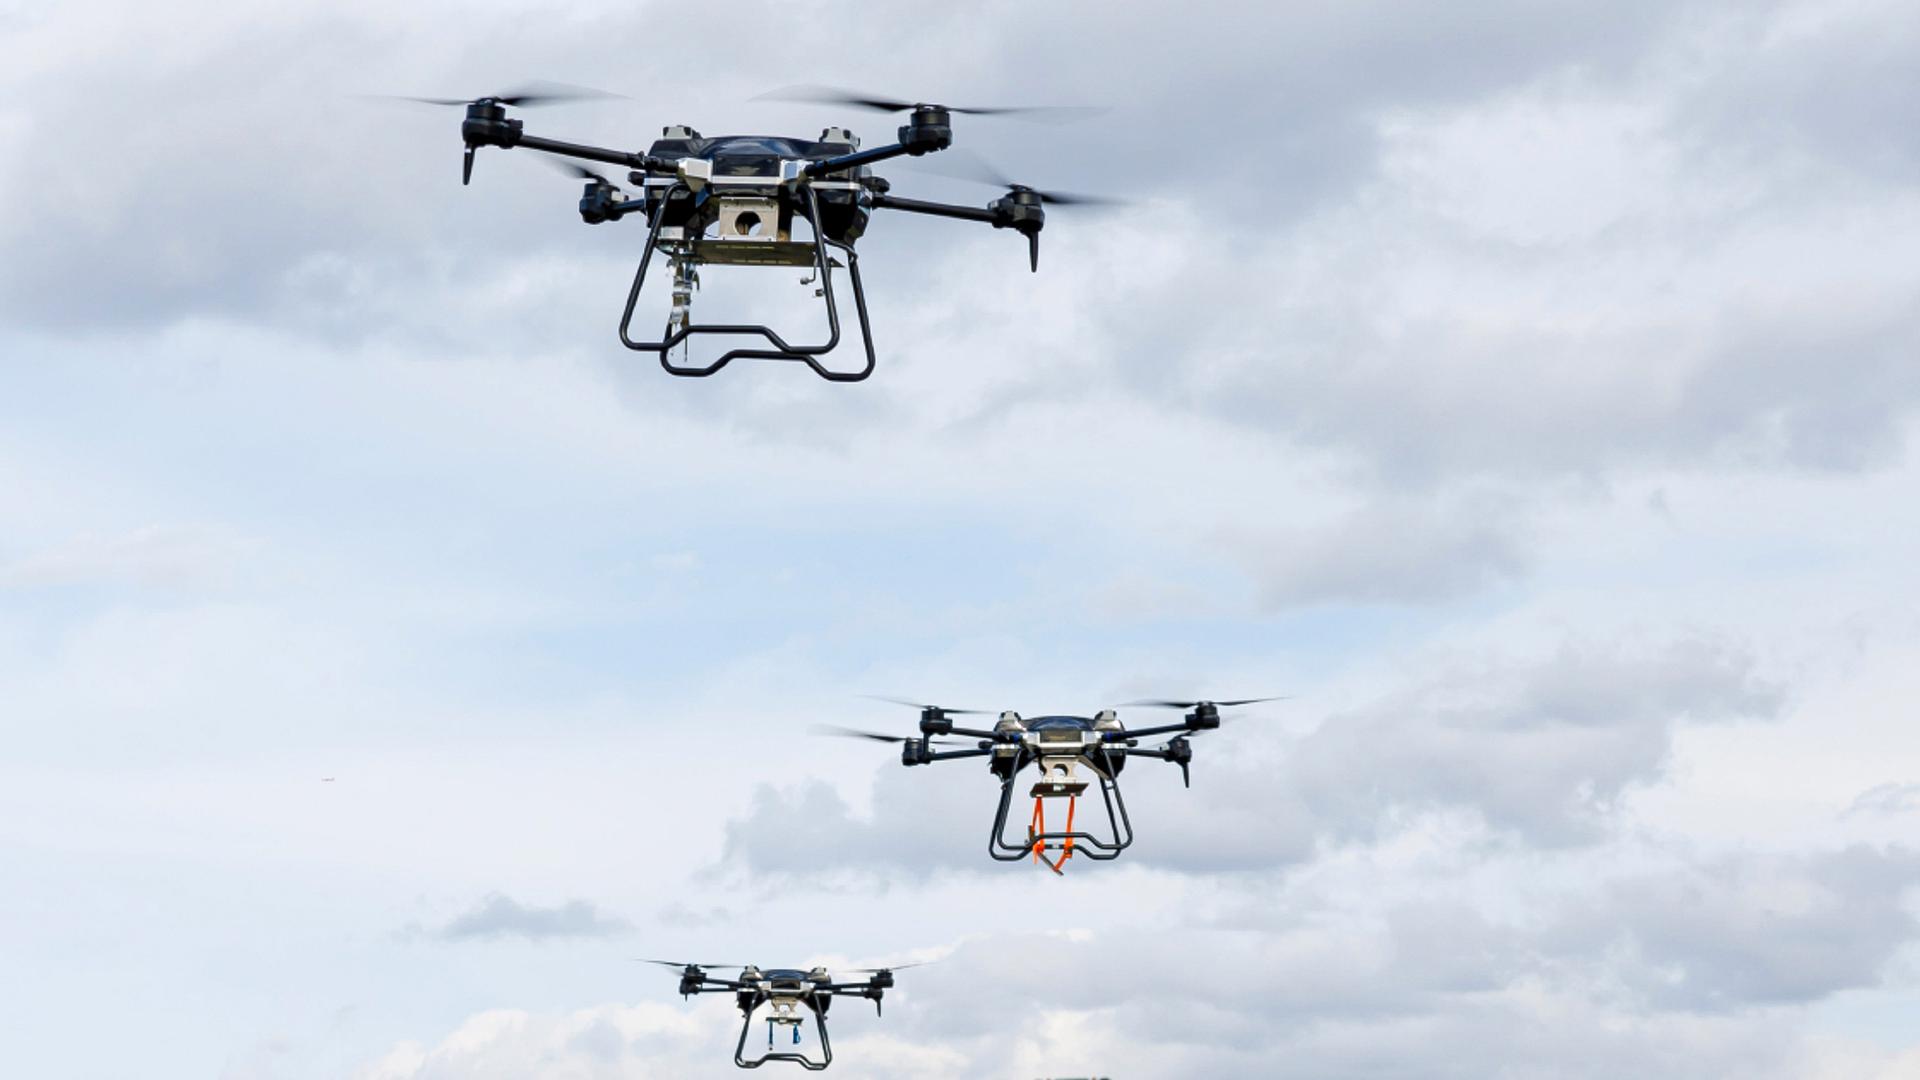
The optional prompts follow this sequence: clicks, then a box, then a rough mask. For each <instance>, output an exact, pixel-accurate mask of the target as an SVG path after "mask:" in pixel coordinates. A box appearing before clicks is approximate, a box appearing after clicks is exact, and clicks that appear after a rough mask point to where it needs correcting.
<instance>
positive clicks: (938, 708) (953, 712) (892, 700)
mask: <svg viewBox="0 0 1920 1080" xmlns="http://www.w3.org/2000/svg"><path fill="white" fill-rule="evenodd" d="M860 696H861V697H864V698H866V699H868V700H869V701H885V702H887V703H889V704H893V705H905V706H906V707H907V708H909V709H919V710H920V711H921V712H926V711H928V710H929V709H931V710H932V711H934V712H937V713H945V714H946V715H948V716H986V715H988V713H989V712H990V711H991V710H988V709H949V708H946V707H945V706H942V705H922V704H920V703H919V702H917V701H908V700H907V699H906V698H897V697H887V696H886V695H884V694H862V695H860Z"/></svg>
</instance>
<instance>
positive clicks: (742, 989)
mask: <svg viewBox="0 0 1920 1080" xmlns="http://www.w3.org/2000/svg"><path fill="white" fill-rule="evenodd" d="M647 963H649V964H659V965H660V966H661V967H667V968H674V969H675V970H677V971H679V972H680V994H681V996H682V997H692V996H693V995H695V994H724V993H730V994H733V995H734V1000H735V1001H736V1002H737V1003H738V1004H739V1006H740V1041H739V1042H738V1043H736V1044H735V1045H734V1048H733V1063H734V1064H735V1065H738V1066H740V1067H741V1068H743V1069H757V1068H759V1067H760V1066H762V1065H765V1064H766V1063H767V1062H769V1061H791V1062H794V1063H796V1064H798V1065H800V1066H802V1067H804V1068H807V1069H809V1070H812V1071H814V1072H818V1071H820V1070H821V1069H824V1068H826V1067H827V1066H829V1065H831V1064H833V1044H832V1043H831V1042H829V1041H828V1040H827V1007H828V1006H830V1005H832V1004H833V999H834V998H835V997H836V996H838V997H862V998H866V999H868V1000H869V1001H872V1002H873V1011H874V1014H875V1015H876V1016H877V1015H879V1014H880V999H881V997H883V996H884V995H885V994H886V992H887V991H888V990H889V989H891V988H892V987H893V973H894V972H895V971H903V970H905V969H907V968H910V967H918V966H919V965H918V964H898V965H895V966H894V967H891V968H860V969H858V970H856V971H854V972H852V974H858V975H865V976H867V978H866V979H865V980H863V981H860V982H835V981H834V979H833V976H832V975H830V974H829V973H828V972H827V969H826V968H823V967H814V968H810V969H808V970H805V971H802V970H800V969H799V968H765V969H762V968H757V967H754V966H753V965H752V964H747V965H745V966H742V965H740V964H688V963H681V962H679V961H674V960H648V961H647ZM722 968H725V969H728V970H738V971H739V972H740V976H739V977H738V978H734V979H718V978H715V977H713V976H712V975H709V974H707V971H708V969H715V970H718V969H722ZM763 1005H764V1006H766V1008H767V1049H766V1052H765V1053H763V1054H761V1055H760V1056H759V1057H756V1058H753V1059H751V1060H749V1059H748V1058H747V1056H746V1055H747V1036H748V1034H750V1033H751V1032H752V1030H753V1014H754V1012H755V1011H756V1010H758V1009H759V1008H760V1007H761V1006H763ZM802 1009H806V1010H807V1011H809V1012H811V1013H812V1014H813V1026H814V1030H815V1031H817V1032H818V1033H819V1039H820V1057H819V1059H818V1060H815V1059H813V1058H810V1057H808V1056H807V1055H806V1054H805V1053H803V1052H802V1051H799V1050H781V1051H775V1050H774V1031H775V1029H786V1030H789V1031H791V1032H792V1042H791V1043H790V1044H789V1045H792V1046H798V1045H800V1029H801V1028H802V1027H803V1026H805V1024H806V1016H805V1015H804V1014H803V1013H802V1012H801V1010H802Z"/></svg>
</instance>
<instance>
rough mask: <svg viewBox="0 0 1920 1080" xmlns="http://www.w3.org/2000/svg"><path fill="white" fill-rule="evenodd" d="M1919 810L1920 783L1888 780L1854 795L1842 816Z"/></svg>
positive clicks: (1903, 812) (1905, 812) (1902, 812)
mask: <svg viewBox="0 0 1920 1080" xmlns="http://www.w3.org/2000/svg"><path fill="white" fill-rule="evenodd" d="M1915 810H1920V784H1913V783H1909V784H1901V783H1894V782H1891V781H1890V782H1888V783H1885V784H1875V785H1874V786H1873V787H1870V788H1868V789H1867V790H1865V791H1863V792H1861V793H1860V794H1859V795H1857V796H1855V797H1854V800H1853V802H1852V803H1850V804H1849V805H1848V806H1847V808H1846V810H1844V811H1843V812H1842V815H1841V816H1843V817H1852V816H1853V815H1855V814H1907V813H1912V812H1913V811H1915Z"/></svg>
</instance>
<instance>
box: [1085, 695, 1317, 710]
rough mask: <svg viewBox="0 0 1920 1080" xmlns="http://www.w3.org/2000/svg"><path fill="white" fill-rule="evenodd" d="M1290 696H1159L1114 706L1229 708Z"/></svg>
mask: <svg viewBox="0 0 1920 1080" xmlns="http://www.w3.org/2000/svg"><path fill="white" fill-rule="evenodd" d="M1290 696H1291V695H1288V694H1281V695H1280V696H1278V697H1253V698H1241V699H1240V700H1238V701H1167V700H1164V699H1160V698H1151V699H1148V700H1146V701H1124V702H1121V703H1120V704H1119V705H1116V706H1114V708H1116V709H1197V708H1199V707H1200V706H1202V705H1212V706H1214V707H1215V708H1220V709H1230V708H1232V707H1233V706H1235V705H1258V704H1259V703H1261V702H1263V701H1285V700H1287V698H1288V697H1290Z"/></svg>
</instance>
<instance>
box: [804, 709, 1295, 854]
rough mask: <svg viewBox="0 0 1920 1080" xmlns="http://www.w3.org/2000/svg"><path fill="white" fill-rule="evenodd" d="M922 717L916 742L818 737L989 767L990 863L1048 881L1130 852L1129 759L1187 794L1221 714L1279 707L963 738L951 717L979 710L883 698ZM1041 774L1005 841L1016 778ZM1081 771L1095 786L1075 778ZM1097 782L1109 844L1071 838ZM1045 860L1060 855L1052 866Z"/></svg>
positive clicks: (1015, 724)
mask: <svg viewBox="0 0 1920 1080" xmlns="http://www.w3.org/2000/svg"><path fill="white" fill-rule="evenodd" d="M881 700H883V701H892V702H894V703H895V704H899V705H909V706H911V707H913V708H916V709H919V710H920V734H919V736H918V737H917V738H916V737H912V736H905V735H887V734H882V733H880V732H877V731H859V730H856V729H853V728H843V727H823V728H822V729H821V730H822V731H823V732H825V733H827V734H833V735H848V736H853V737H855V738H862V739H873V740H875V741H877V742H889V743H899V744H900V763H901V764H902V765H909V766H912V765H931V764H932V763H934V762H936V761H952V760H955V759H958V758H977V757H984V758H987V759H989V760H988V762H987V767H988V769H990V770H991V771H992V772H993V775H995V776H997V777H999V778H1000V808H999V809H998V810H997V811H996V812H995V813H994V817H993V832H992V834H991V835H990V836H989V838H988V841H987V853H988V854H989V855H992V856H993V857H994V858H995V859H998V860H1000V861H1001V862H1018V861H1020V860H1021V859H1025V858H1027V857H1029V856H1031V857H1032V859H1033V861H1034V862H1036V863H1039V864H1040V865H1042V866H1045V867H1047V868H1048V869H1050V870H1052V871H1053V872H1054V873H1056V874H1059V873H1063V872H1064V870H1063V867H1065V865H1066V862H1067V860H1068V859H1070V858H1072V857H1073V856H1074V854H1075V853H1076V852H1078V853H1080V854H1084V855H1085V856H1086V857H1087V858H1089V859H1099V860H1106V859H1113V858H1118V857H1119V855H1120V853H1121V852H1122V851H1125V850H1126V849H1127V848H1128V847H1129V846H1131V845H1132V844H1133V824H1132V822H1131V821H1130V820H1129V819H1128V817H1127V803H1126V800H1125V799H1123V798H1121V796H1120V782H1119V777H1120V770H1122V769H1124V768H1126V765H1127V759H1128V758H1136V757H1144V758H1158V759H1160V760H1161V761H1169V762H1172V763H1173V764H1175V765H1178V766H1180V781H1181V783H1182V784H1183V785H1188V786H1190V780H1191V778H1190V777H1189V775H1188V772H1187V767H1188V765H1189V764H1190V763H1191V762H1192V761H1193V743H1192V741H1191V739H1192V736H1194V735H1197V734H1199V733H1201V732H1204V731H1212V730H1214V729H1215V728H1218V727H1219V726H1220V710H1221V709H1225V708H1232V707H1234V706H1237V705H1253V704H1256V703H1259V702H1262V701H1278V700H1280V699H1279V698H1242V699H1239V700H1237V701H1161V700H1154V701H1134V702H1129V703H1127V704H1126V705H1122V706H1119V708H1123V709H1124V708H1143V707H1150V708H1165V709H1184V710H1187V714H1186V716H1185V718H1184V719H1182V720H1181V722H1180V723H1177V724H1158V725H1155V726H1152V727H1143V728H1132V729H1129V728H1127V727H1125V726H1124V725H1122V724H1121V723H1120V716H1119V713H1118V712H1117V711H1115V710H1114V709H1102V710H1100V711H1099V712H1097V713H1095V714H1094V715H1093V716H1091V717H1087V716H1036V717H1033V718H1031V719H1028V718H1025V717H1022V716H1021V715H1020V714H1019V713H1017V712H1003V713H1001V714H1000V716H999V719H998V720H997V721H996V722H995V723H994V725H993V727H992V729H991V730H987V729H980V728H964V727H959V726H957V725H955V724H954V722H953V720H952V717H955V716H965V715H983V714H982V712H981V710H978V709H945V708H941V707H940V706H938V705H919V704H915V703H913V702H910V701H900V700H898V699H895V698H882V699H881ZM953 735H958V736H960V737H961V738H966V739H975V740H978V742H977V744H976V745H974V746H972V747H969V748H966V749H961V750H937V749H935V747H937V746H958V745H960V744H959V742H957V741H956V740H952V739H947V738H941V736H953ZM1162 735H1170V736H1172V737H1171V738H1169V739H1167V741H1165V742H1163V743H1158V744H1155V745H1152V746H1141V745H1140V740H1142V739H1151V738H1155V737H1157V736H1162ZM1029 765H1031V766H1033V767H1034V769H1035V770H1036V771H1037V772H1038V775H1037V776H1036V777H1035V778H1034V781H1033V786H1032V788H1031V789H1030V790H1029V791H1028V794H1029V795H1031V796H1032V798H1033V816H1032V818H1031V819H1030V820H1029V821H1028V824H1027V838H1026V841H1025V842H1024V843H1012V842H1009V841H1008V840H1007V837H1006V830H1007V818H1008V816H1009V813H1010V811H1011V810H1012V808H1013V790H1014V789H1013V781H1014V777H1015V776H1016V775H1017V774H1018V773H1019V772H1020V771H1021V770H1022V769H1024V768H1026V767H1027V766H1029ZM1082 766H1084V767H1085V768H1086V770H1087V772H1089V773H1091V774H1092V775H1093V777H1094V780H1088V779H1087V778H1086V777H1085V776H1084V775H1082V774H1081V772H1080V769H1081V767H1082ZM1095 781H1097V782H1098V783H1099V785H1100V795H1101V800H1102V801H1103V802H1104V803H1105V804H1106V808H1107V823H1108V832H1107V835H1106V836H1105V837H1100V836H1096V835H1094V834H1092V833H1089V832H1084V831H1077V830H1075V828H1074V809H1075V806H1076V805H1077V804H1078V802H1079V799H1080V796H1081V795H1082V794H1084V793H1085V792H1086V790H1087V788H1089V787H1091V786H1092V785H1093V783H1094V782H1095ZM1049 799H1065V800H1066V801H1067V813H1066V825H1065V827H1063V828H1060V829H1048V828H1047V815H1046V803H1047V800H1049ZM1049 852H1059V856H1058V857H1057V858H1049V857H1048V853H1049Z"/></svg>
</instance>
